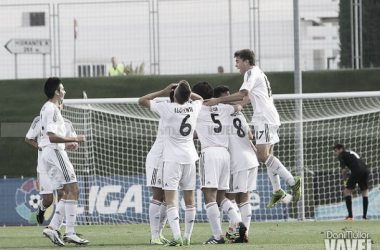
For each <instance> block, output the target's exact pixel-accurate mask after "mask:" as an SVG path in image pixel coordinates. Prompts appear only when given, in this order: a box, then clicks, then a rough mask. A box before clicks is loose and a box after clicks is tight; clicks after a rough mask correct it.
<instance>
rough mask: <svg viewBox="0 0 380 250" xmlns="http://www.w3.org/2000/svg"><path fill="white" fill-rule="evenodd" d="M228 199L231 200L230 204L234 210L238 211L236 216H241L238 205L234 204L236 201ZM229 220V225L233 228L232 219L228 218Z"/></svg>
mask: <svg viewBox="0 0 380 250" xmlns="http://www.w3.org/2000/svg"><path fill="white" fill-rule="evenodd" d="M230 201H231V203H232V205H233V206H234V208H235V209H236V212H237V213H238V216H239V217H240V218H241V214H240V210H239V207H238V205H237V204H236V201H235V200H230ZM229 222H230V227H231V228H235V225H234V223H233V222H232V220H229ZM234 230H235V229H234Z"/></svg>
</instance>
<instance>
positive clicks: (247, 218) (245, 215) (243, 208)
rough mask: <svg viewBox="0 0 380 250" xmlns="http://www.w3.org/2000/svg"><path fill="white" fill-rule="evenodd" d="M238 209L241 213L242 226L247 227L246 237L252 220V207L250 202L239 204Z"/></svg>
mask: <svg viewBox="0 0 380 250" xmlns="http://www.w3.org/2000/svg"><path fill="white" fill-rule="evenodd" d="M239 209H240V212H241V220H242V222H243V223H244V225H245V226H246V227H247V232H246V234H247V236H248V232H249V226H250V225H251V219H252V207H251V203H250V202H245V203H240V204H239Z"/></svg>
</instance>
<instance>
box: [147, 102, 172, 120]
mask: <svg viewBox="0 0 380 250" xmlns="http://www.w3.org/2000/svg"><path fill="white" fill-rule="evenodd" d="M150 110H151V111H152V112H154V113H156V114H158V115H159V116H160V117H162V116H163V115H164V114H165V113H166V112H167V111H169V110H168V107H167V102H156V101H153V100H151V101H150Z"/></svg>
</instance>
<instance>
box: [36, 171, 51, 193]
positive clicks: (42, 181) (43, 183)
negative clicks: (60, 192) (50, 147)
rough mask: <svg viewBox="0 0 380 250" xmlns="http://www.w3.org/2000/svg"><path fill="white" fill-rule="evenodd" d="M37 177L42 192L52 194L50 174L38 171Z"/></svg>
mask: <svg viewBox="0 0 380 250" xmlns="http://www.w3.org/2000/svg"><path fill="white" fill-rule="evenodd" d="M37 178H38V185H39V190H40V194H52V193H53V185H52V184H51V180H50V177H49V175H48V174H47V173H46V172H38V173H37Z"/></svg>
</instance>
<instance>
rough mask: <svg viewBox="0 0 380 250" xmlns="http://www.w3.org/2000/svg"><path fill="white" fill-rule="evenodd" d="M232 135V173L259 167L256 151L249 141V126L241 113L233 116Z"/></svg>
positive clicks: (230, 145)
mask: <svg viewBox="0 0 380 250" xmlns="http://www.w3.org/2000/svg"><path fill="white" fill-rule="evenodd" d="M230 122H231V125H232V126H231V135H230V140H229V151H230V158H231V166H230V172H231V173H236V172H240V171H243V170H247V169H250V168H254V167H257V166H259V162H258V160H257V156H256V154H255V151H253V149H252V147H251V142H250V139H249V131H250V129H249V126H248V123H247V120H246V119H245V117H244V115H243V114H242V113H241V112H237V113H235V114H233V115H232V116H231V119H230Z"/></svg>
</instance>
